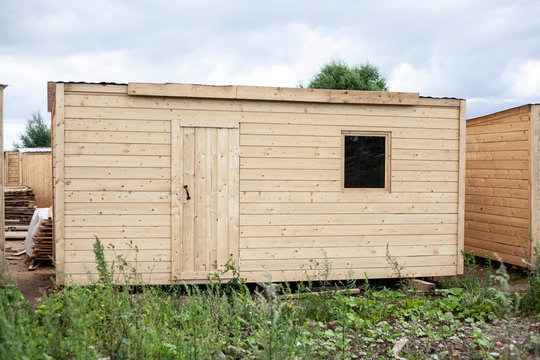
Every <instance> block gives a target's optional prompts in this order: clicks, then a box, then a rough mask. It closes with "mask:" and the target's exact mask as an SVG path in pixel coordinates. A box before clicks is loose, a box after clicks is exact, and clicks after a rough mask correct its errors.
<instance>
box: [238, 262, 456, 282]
mask: <svg viewBox="0 0 540 360" xmlns="http://www.w3.org/2000/svg"><path fill="white" fill-rule="evenodd" d="M455 273H456V266H455V265H449V266H426V267H419V266H414V267H410V268H403V269H402V271H401V275H402V276H403V277H426V276H452V275H455ZM240 276H241V277H243V278H245V279H246V280H247V281H249V282H258V281H268V278H267V272H265V271H241V272H240ZM306 276H309V278H310V279H311V280H322V276H321V272H320V270H309V269H307V270H293V271H284V270H282V271H273V272H272V279H271V280H272V281H274V282H279V281H306V280H307V277H306ZM351 276H352V277H353V278H356V279H364V278H366V277H367V278H369V279H381V278H392V277H395V273H394V271H393V269H391V268H376V269H366V268H362V267H360V268H353V269H350V268H349V269H346V270H345V269H344V270H337V271H333V272H332V274H330V280H339V279H347V278H349V277H351Z"/></svg>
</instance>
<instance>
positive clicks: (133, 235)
mask: <svg viewBox="0 0 540 360" xmlns="http://www.w3.org/2000/svg"><path fill="white" fill-rule="evenodd" d="M65 236H66V238H77V239H93V240H94V241H95V236H97V237H99V238H100V239H101V238H108V239H127V240H132V239H148V238H149V237H150V236H151V237H159V238H161V237H167V238H169V239H170V237H171V228H170V226H168V227H167V226H145V227H138V226H130V227H118V226H116V227H112V226H111V227H103V226H96V227H92V226H84V227H83V226H66V228H65Z"/></svg>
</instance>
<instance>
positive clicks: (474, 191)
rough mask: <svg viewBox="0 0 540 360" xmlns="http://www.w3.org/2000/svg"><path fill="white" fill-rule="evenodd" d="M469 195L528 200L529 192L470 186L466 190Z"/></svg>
mask: <svg viewBox="0 0 540 360" xmlns="http://www.w3.org/2000/svg"><path fill="white" fill-rule="evenodd" d="M466 192H467V195H476V196H495V197H505V198H514V199H528V198H529V194H528V193H529V192H528V191H527V190H523V189H505V188H488V187H475V186H468V187H467V189H466Z"/></svg>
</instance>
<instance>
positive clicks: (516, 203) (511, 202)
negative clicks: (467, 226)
mask: <svg viewBox="0 0 540 360" xmlns="http://www.w3.org/2000/svg"><path fill="white" fill-rule="evenodd" d="M465 203H467V204H470V205H491V206H500V207H511V208H521V209H528V208H529V200H528V199H511V198H504V197H488V196H481V195H480V196H479V195H467V196H466V197H465Z"/></svg>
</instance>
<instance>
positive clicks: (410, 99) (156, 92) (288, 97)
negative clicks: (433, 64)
mask: <svg viewBox="0 0 540 360" xmlns="http://www.w3.org/2000/svg"><path fill="white" fill-rule="evenodd" d="M128 94H130V95H143V96H167V97H196V98H225V99H249V100H273V101H308V102H325V103H326V102H329V103H360V104H362V103H368V104H392V105H397V104H399V105H416V104H418V93H396V92H380V91H350V90H326V89H302V88H280V87H279V88H271V87H261V86H208V85H191V84H146V83H129V84H128Z"/></svg>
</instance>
